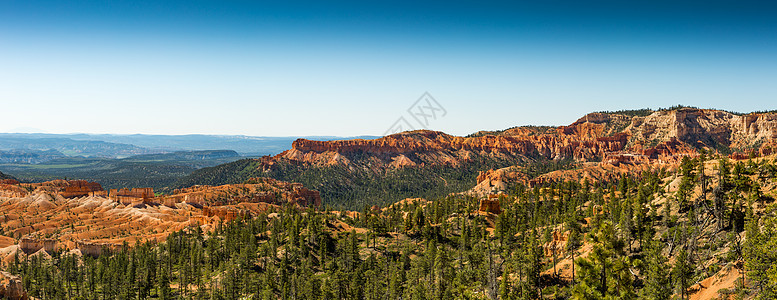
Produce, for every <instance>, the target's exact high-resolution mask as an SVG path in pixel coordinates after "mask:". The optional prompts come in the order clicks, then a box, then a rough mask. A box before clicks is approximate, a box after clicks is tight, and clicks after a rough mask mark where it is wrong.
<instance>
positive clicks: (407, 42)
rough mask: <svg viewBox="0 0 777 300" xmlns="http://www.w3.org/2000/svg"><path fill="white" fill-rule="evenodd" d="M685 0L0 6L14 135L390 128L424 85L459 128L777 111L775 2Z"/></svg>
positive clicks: (7, 0) (5, 120)
mask: <svg viewBox="0 0 777 300" xmlns="http://www.w3.org/2000/svg"><path fill="white" fill-rule="evenodd" d="M675 2H677V1H661V0H659V1H532V2H528V1H513V2H509V3H508V2H488V1H486V2H484V1H471V2H470V1H445V2H419V1H407V2H405V1H327V2H324V1H196V0H191V1H145V2H144V1H15V0H4V1H0V103H2V116H3V117H2V118H0V131H5V132H8V131H15V129H19V128H36V129H40V131H45V132H51V133H71V132H86V133H153V134H189V133H205V134H243V135H261V136H292V135H340V136H351V135H364V134H366V135H380V134H383V133H384V132H385V131H386V130H387V129H388V128H389V127H390V126H391V125H392V124H393V123H394V122H395V121H397V119H398V118H400V117H405V118H407V119H409V120H410V119H411V118H410V117H409V115H408V113H407V111H406V110H407V109H408V107H409V106H411V105H412V104H413V103H414V102H415V101H416V99H418V97H420V96H421V95H422V94H423V93H424V92H429V93H430V94H431V95H433V96H434V98H435V99H436V100H437V101H438V102H439V103H440V105H442V106H443V107H444V108H445V109H446V111H447V114H446V115H445V116H444V117H439V118H438V119H437V120H433V121H430V123H429V126H428V127H429V128H431V129H435V130H442V131H445V132H448V133H452V134H457V135H465V134H468V133H471V132H474V131H478V130H484V129H486V130H490V129H503V128H508V127H512V126H516V125H529V124H533V125H565V124H569V123H571V122H573V121H574V120H576V119H577V118H579V117H580V116H582V115H583V114H585V113H587V112H592V111H600V110H619V109H635V108H644V107H651V108H658V107H669V106H672V105H676V104H684V105H693V106H699V107H714V108H722V109H727V110H734V111H753V110H771V109H777V106H775V103H777V101H775V100H777V84H775V83H776V82H777V18H775V17H774V16H777V7H775V6H772V5H765V4H763V1H758V2H756V1H753V2H747V1H704V2H697V1H691V2H683V3H675ZM411 125H414V126H416V125H415V124H411ZM416 127H418V126H416Z"/></svg>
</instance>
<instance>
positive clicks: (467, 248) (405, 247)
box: [6, 156, 777, 299]
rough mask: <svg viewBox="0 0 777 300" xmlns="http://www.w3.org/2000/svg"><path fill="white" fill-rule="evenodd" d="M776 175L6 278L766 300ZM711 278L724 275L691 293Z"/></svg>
mask: <svg viewBox="0 0 777 300" xmlns="http://www.w3.org/2000/svg"><path fill="white" fill-rule="evenodd" d="M776 175H777V167H775V160H774V158H769V159H755V160H748V161H739V162H732V161H729V160H728V159H725V158H718V157H715V158H708V157H704V156H702V157H701V158H700V159H690V158H688V159H685V160H684V162H683V164H682V166H681V167H680V168H679V170H678V171H677V172H668V171H666V170H656V171H655V172H646V173H642V174H639V175H638V176H633V177H622V178H621V179H620V180H619V181H617V182H614V183H601V184H599V183H589V182H583V183H577V182H556V183H548V184H546V185H543V186H536V187H532V188H529V187H526V186H522V185H519V186H516V187H515V188H514V189H512V190H511V191H510V192H509V193H508V194H506V195H503V196H501V197H500V198H498V201H499V203H500V208H501V213H500V214H498V215H495V214H492V213H485V212H479V211H478V208H479V205H478V204H479V203H478V199H475V198H470V197H464V196H449V197H445V198H439V199H437V200H435V201H423V200H418V201H402V202H400V203H397V204H395V205H392V206H389V207H387V208H384V209H382V210H375V209H372V208H365V209H364V210H362V212H361V213H359V214H355V216H353V217H351V215H354V214H349V213H339V212H333V211H328V210H322V211H315V210H313V209H298V208H294V207H284V208H282V209H277V210H276V211H269V212H267V213H265V214H261V215H258V216H254V217H253V218H249V219H243V220H240V219H239V220H236V221H234V222H231V223H228V224H223V225H222V226H218V227H217V229H215V230H214V231H213V232H201V231H200V230H199V228H198V227H192V228H191V229H189V230H185V231H183V232H180V233H177V234H173V235H171V236H169V237H168V239H167V242H165V243H161V244H158V245H154V244H149V243H145V244H143V243H141V244H139V245H138V246H135V247H132V248H129V247H125V249H124V250H122V251H120V252H117V253H114V254H112V255H103V256H100V257H99V258H91V257H88V256H87V257H83V258H81V257H79V256H77V255H74V254H70V253H54V254H53V256H52V258H51V259H48V258H45V256H41V255H31V256H17V257H16V259H15V260H14V261H13V262H12V263H11V264H10V265H8V266H7V267H6V269H7V270H9V271H10V272H11V273H13V274H18V275H21V276H22V278H23V280H24V284H25V287H26V288H27V290H28V291H29V292H30V293H31V295H33V296H36V297H41V298H46V299H66V298H76V299H77V298H84V299H98V298H99V299H138V298H141V299H145V298H153V299H190V298H191V299H237V298H241V297H245V298H248V299H536V298H546V299H635V298H641V299H669V298H671V297H675V298H688V297H689V294H694V293H699V292H701V291H699V290H704V291H710V292H711V293H713V294H714V295H720V296H725V295H732V296H736V297H741V298H746V299H750V298H757V299H774V297H775V295H777V294H776V293H777V279H776V278H777V275H775V274H777V272H776V271H775V269H774V266H775V265H777V256H775V255H774V251H772V249H774V246H775V245H777V235H775V234H774V233H775V232H774V228H775V226H774V225H775V222H777V214H775V212H777V204H774V203H773V202H774V196H775V194H774V193H775V178H777V177H775V176H776ZM571 260H574V264H572V265H570V264H568V263H569V261H571ZM565 262H566V264H565ZM743 266H744V270H745V272H744V273H742V272H741V271H742V270H743ZM571 268H574V269H573V270H574V271H572V270H570V269H571ZM721 274H723V275H726V276H734V278H735V279H736V281H735V282H734V283H733V284H732V285H730V286H725V287H724V288H723V289H719V290H714V291H712V290H710V289H712V288H713V287H711V286H709V285H704V284H700V282H701V281H702V280H705V279H708V278H716V277H715V276H718V275H721ZM742 274H744V275H742ZM742 277H743V278H744V279H745V281H744V284H743V282H742V281H741V279H740V278H742Z"/></svg>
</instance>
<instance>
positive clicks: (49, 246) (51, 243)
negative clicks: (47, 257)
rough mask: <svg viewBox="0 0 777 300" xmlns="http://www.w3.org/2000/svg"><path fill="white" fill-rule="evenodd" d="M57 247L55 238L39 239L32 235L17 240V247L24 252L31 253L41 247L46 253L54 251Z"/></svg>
mask: <svg viewBox="0 0 777 300" xmlns="http://www.w3.org/2000/svg"><path fill="white" fill-rule="evenodd" d="M56 247H57V240H55V239H39V238H34V237H24V238H22V239H20V240H19V249H21V250H22V251H24V253H27V254H31V253H35V252H38V251H40V250H41V249H43V250H44V251H46V252H48V253H54V250H56Z"/></svg>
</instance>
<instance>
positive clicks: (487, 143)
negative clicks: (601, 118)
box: [262, 124, 628, 167]
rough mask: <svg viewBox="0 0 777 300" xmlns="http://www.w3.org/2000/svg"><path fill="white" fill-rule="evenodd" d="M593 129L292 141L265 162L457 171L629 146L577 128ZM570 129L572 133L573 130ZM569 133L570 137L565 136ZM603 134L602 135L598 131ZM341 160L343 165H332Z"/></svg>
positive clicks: (593, 153)
mask: <svg viewBox="0 0 777 300" xmlns="http://www.w3.org/2000/svg"><path fill="white" fill-rule="evenodd" d="M592 126H594V125H590V126H589V125H585V124H583V125H576V126H574V127H569V128H562V129H560V131H559V132H560V133H558V134H543V135H526V136H507V135H499V136H495V135H486V136H478V137H457V136H451V135H448V134H445V133H442V132H437V131H428V130H420V131H411V132H404V133H398V134H394V135H389V136H386V137H382V138H379V139H374V140H361V139H357V140H345V141H311V140H306V139H299V140H296V141H294V143H293V144H292V149H290V150H287V151H285V152H283V153H281V154H279V155H277V156H275V157H274V158H272V159H271V158H269V157H268V158H264V159H263V160H262V161H263V162H265V163H271V162H272V161H273V160H277V159H286V160H290V161H297V162H303V163H310V164H316V165H331V164H336V163H343V162H346V163H347V162H351V161H353V157H357V156H361V157H364V156H365V155H367V156H371V157H375V158H377V159H378V161H380V162H382V164H383V166H391V167H402V166H416V165H426V164H451V165H456V164H458V163H460V162H461V161H464V160H468V159H469V158H470V157H472V156H473V154H476V155H483V156H495V157H499V156H509V157H534V158H540V157H541V158H548V159H562V158H575V159H582V160H585V159H592V158H596V157H602V156H604V154H605V153H607V152H612V151H619V150H622V149H623V148H624V147H625V145H626V142H627V138H628V136H627V135H625V134H615V135H613V136H600V134H597V133H591V132H586V133H580V132H579V131H575V129H574V128H587V127H592ZM570 128H571V129H570ZM566 131H569V132H570V134H566V133H565V132H566ZM599 132H603V131H602V130H599ZM337 155H341V156H344V157H345V159H340V160H335V159H333V158H334V157H336V156H337Z"/></svg>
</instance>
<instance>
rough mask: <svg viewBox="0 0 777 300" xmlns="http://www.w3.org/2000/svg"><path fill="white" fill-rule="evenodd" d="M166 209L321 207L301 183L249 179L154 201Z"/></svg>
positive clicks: (188, 190)
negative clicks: (245, 204)
mask: <svg viewBox="0 0 777 300" xmlns="http://www.w3.org/2000/svg"><path fill="white" fill-rule="evenodd" d="M155 201H157V202H159V203H163V204H164V205H166V206H169V207H174V206H175V204H177V203H187V204H191V205H194V206H199V207H205V206H219V205H227V204H236V203H240V202H248V203H256V202H263V203H269V204H277V205H283V204H287V203H291V204H295V205H298V206H301V207H307V206H311V205H312V206H315V207H320V206H321V194H320V193H319V192H318V191H315V190H310V189H307V188H305V187H304V186H302V184H301V183H292V182H285V181H280V180H275V179H272V178H252V179H249V180H248V181H246V183H243V184H227V185H222V186H207V185H201V186H193V187H189V188H185V189H178V190H175V191H173V194H172V195H167V196H161V197H158V198H156V199H155Z"/></svg>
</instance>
